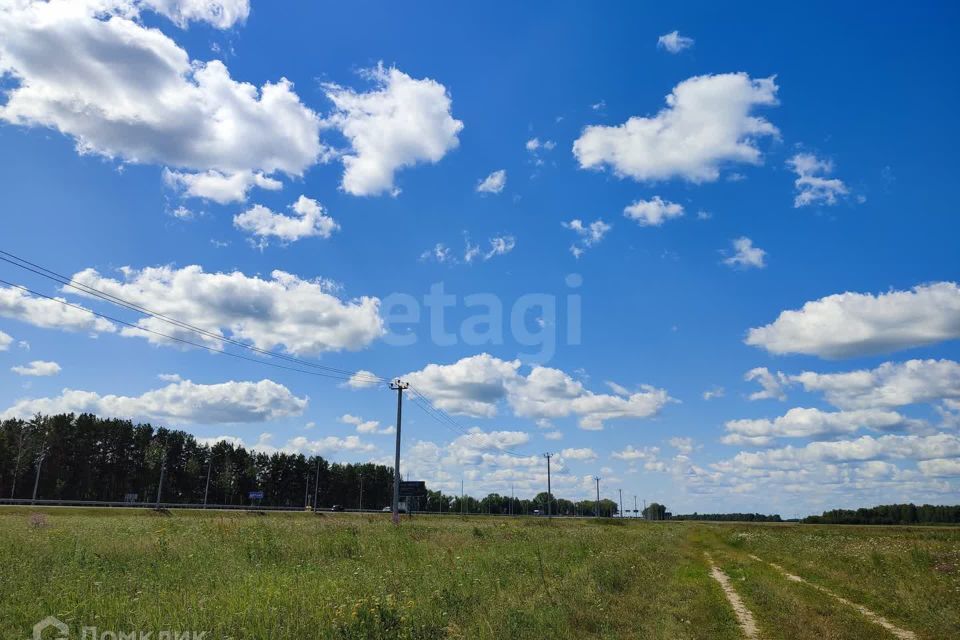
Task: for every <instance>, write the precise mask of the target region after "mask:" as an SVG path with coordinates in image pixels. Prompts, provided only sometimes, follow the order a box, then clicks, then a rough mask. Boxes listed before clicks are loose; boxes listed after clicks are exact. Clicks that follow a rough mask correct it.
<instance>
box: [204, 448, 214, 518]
mask: <svg viewBox="0 0 960 640" xmlns="http://www.w3.org/2000/svg"><path fill="white" fill-rule="evenodd" d="M212 468H213V451H211V452H210V459H209V460H207V484H206V487H204V489H203V508H204V509H206V508H207V496H208V495H210V469H212Z"/></svg>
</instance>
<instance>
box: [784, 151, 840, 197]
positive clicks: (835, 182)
mask: <svg viewBox="0 0 960 640" xmlns="http://www.w3.org/2000/svg"><path fill="white" fill-rule="evenodd" d="M787 166H788V167H790V168H791V169H792V170H793V172H794V173H795V174H797V179H796V180H794V182H793V184H794V186H795V187H796V189H797V195H796V196H795V197H794V199H793V206H794V207H798V208H799V207H806V206H809V205H812V204H826V205H833V204H836V203H837V198H838V197H839V196H845V195H847V194H848V193H849V190H848V189H847V185H845V184H843V181H842V180H840V179H838V178H828V177H826V176H827V175H828V174H830V173H831V172H832V171H833V163H832V162H830V161H829V160H820V159H819V158H817V157H816V156H815V155H813V154H812V153H798V154H796V155H795V156H793V157H792V158H790V159H789V160H787Z"/></svg>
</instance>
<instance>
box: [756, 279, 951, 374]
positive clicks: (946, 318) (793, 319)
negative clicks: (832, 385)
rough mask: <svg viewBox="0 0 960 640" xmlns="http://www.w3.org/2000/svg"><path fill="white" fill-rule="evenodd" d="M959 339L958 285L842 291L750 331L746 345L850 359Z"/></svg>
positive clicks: (775, 351)
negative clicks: (880, 290) (883, 290)
mask: <svg viewBox="0 0 960 640" xmlns="http://www.w3.org/2000/svg"><path fill="white" fill-rule="evenodd" d="M956 338H960V288H958V287H957V284H956V283H955V282H935V283H932V284H924V285H918V286H916V287H914V288H913V289H911V290H909V291H896V290H894V291H890V292H888V293H881V294H878V295H873V294H869V293H851V292H847V293H839V294H834V295H831V296H827V297H825V298H821V299H819V300H813V301H810V302H807V303H806V304H804V305H803V307H802V308H801V309H799V310H797V311H792V310H791V311H783V312H781V313H780V315H779V316H778V317H777V319H776V320H775V321H774V322H772V323H771V324H768V325H765V326H762V327H757V328H753V329H750V331H749V332H748V334H747V338H746V343H747V344H749V345H753V346H758V347H763V348H764V349H766V350H767V351H769V352H770V353H776V354H785V353H802V354H807V355H816V356H820V357H822V358H849V357H856V356H864V355H872V354H878V353H885V352H890V351H897V350H900V349H909V348H911V347H919V346H922V345H927V344H934V343H937V342H942V341H944V340H954V339H956Z"/></svg>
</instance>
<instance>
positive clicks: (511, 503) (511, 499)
mask: <svg viewBox="0 0 960 640" xmlns="http://www.w3.org/2000/svg"><path fill="white" fill-rule="evenodd" d="M510 515H513V483H512V482H511V483H510Z"/></svg>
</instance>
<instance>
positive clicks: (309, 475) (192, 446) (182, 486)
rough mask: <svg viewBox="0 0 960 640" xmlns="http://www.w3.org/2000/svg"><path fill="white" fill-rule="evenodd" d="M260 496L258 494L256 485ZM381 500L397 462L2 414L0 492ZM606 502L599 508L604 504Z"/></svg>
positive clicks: (114, 497) (508, 506) (211, 500)
mask: <svg viewBox="0 0 960 640" xmlns="http://www.w3.org/2000/svg"><path fill="white" fill-rule="evenodd" d="M261 492H262V494H263V497H262V498H257V497H251V494H253V495H254V496H256V495H258V494H259V493H261ZM315 494H316V504H317V505H319V506H321V507H329V506H333V505H340V506H342V507H344V508H346V509H358V508H367V509H370V508H374V509H377V508H382V507H384V506H386V505H389V504H391V501H392V496H393V469H391V468H389V467H386V466H384V465H378V464H371V463H366V464H341V463H331V462H329V461H328V460H326V459H324V458H323V457H321V456H304V455H302V454H293V453H283V452H277V453H272V454H267V453H263V452H258V451H248V450H247V449H245V448H244V447H242V446H239V445H236V444H234V443H231V442H228V441H221V442H217V443H216V444H213V445H212V446H210V445H207V444H202V443H199V442H197V440H196V439H195V438H194V437H193V436H192V435H190V434H188V433H186V432H184V431H179V430H171V429H166V428H163V427H153V426H152V425H150V424H140V423H133V422H131V421H129V420H120V419H114V418H99V417H97V416H94V415H90V414H81V415H74V414H66V415H54V416H39V415H38V416H36V417H35V418H34V419H32V420H18V419H10V420H4V421H2V422H0V498H16V499H31V498H33V497H34V496H36V498H37V499H42V500H84V501H104V502H122V501H133V502H151V503H153V502H163V503H177V504H204V503H207V504H211V505H212V504H220V505H236V506H241V505H250V504H258V505H262V506H272V507H296V508H300V507H306V506H310V505H313V504H314V495H315ZM598 506H599V509H598ZM411 507H412V508H415V509H417V510H424V511H442V512H444V513H447V512H453V513H460V512H462V513H489V514H505V515H506V514H513V515H520V514H528V515H534V514H538V513H539V514H546V513H547V509H548V508H549V512H550V513H551V514H555V515H585V516H594V515H597V514H598V513H599V515H601V516H607V517H609V516H613V515H615V514H617V505H616V503H614V502H613V501H612V500H608V499H603V500H601V501H600V502H599V505H598V504H597V503H596V502H594V501H582V502H572V501H570V500H565V499H562V498H557V497H556V496H552V497H551V499H549V500H548V496H547V494H546V492H543V493H541V494H539V495H537V496H536V497H534V498H533V499H532V500H530V499H520V498H512V497H510V496H501V495H499V494H496V493H492V494H490V495H488V496H486V497H485V498H482V499H477V498H474V497H471V496H466V495H465V496H456V495H446V494H443V493H441V492H439V491H428V494H427V496H426V497H425V498H421V499H419V500H418V501H417V502H416V503H415V504H411Z"/></svg>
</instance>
